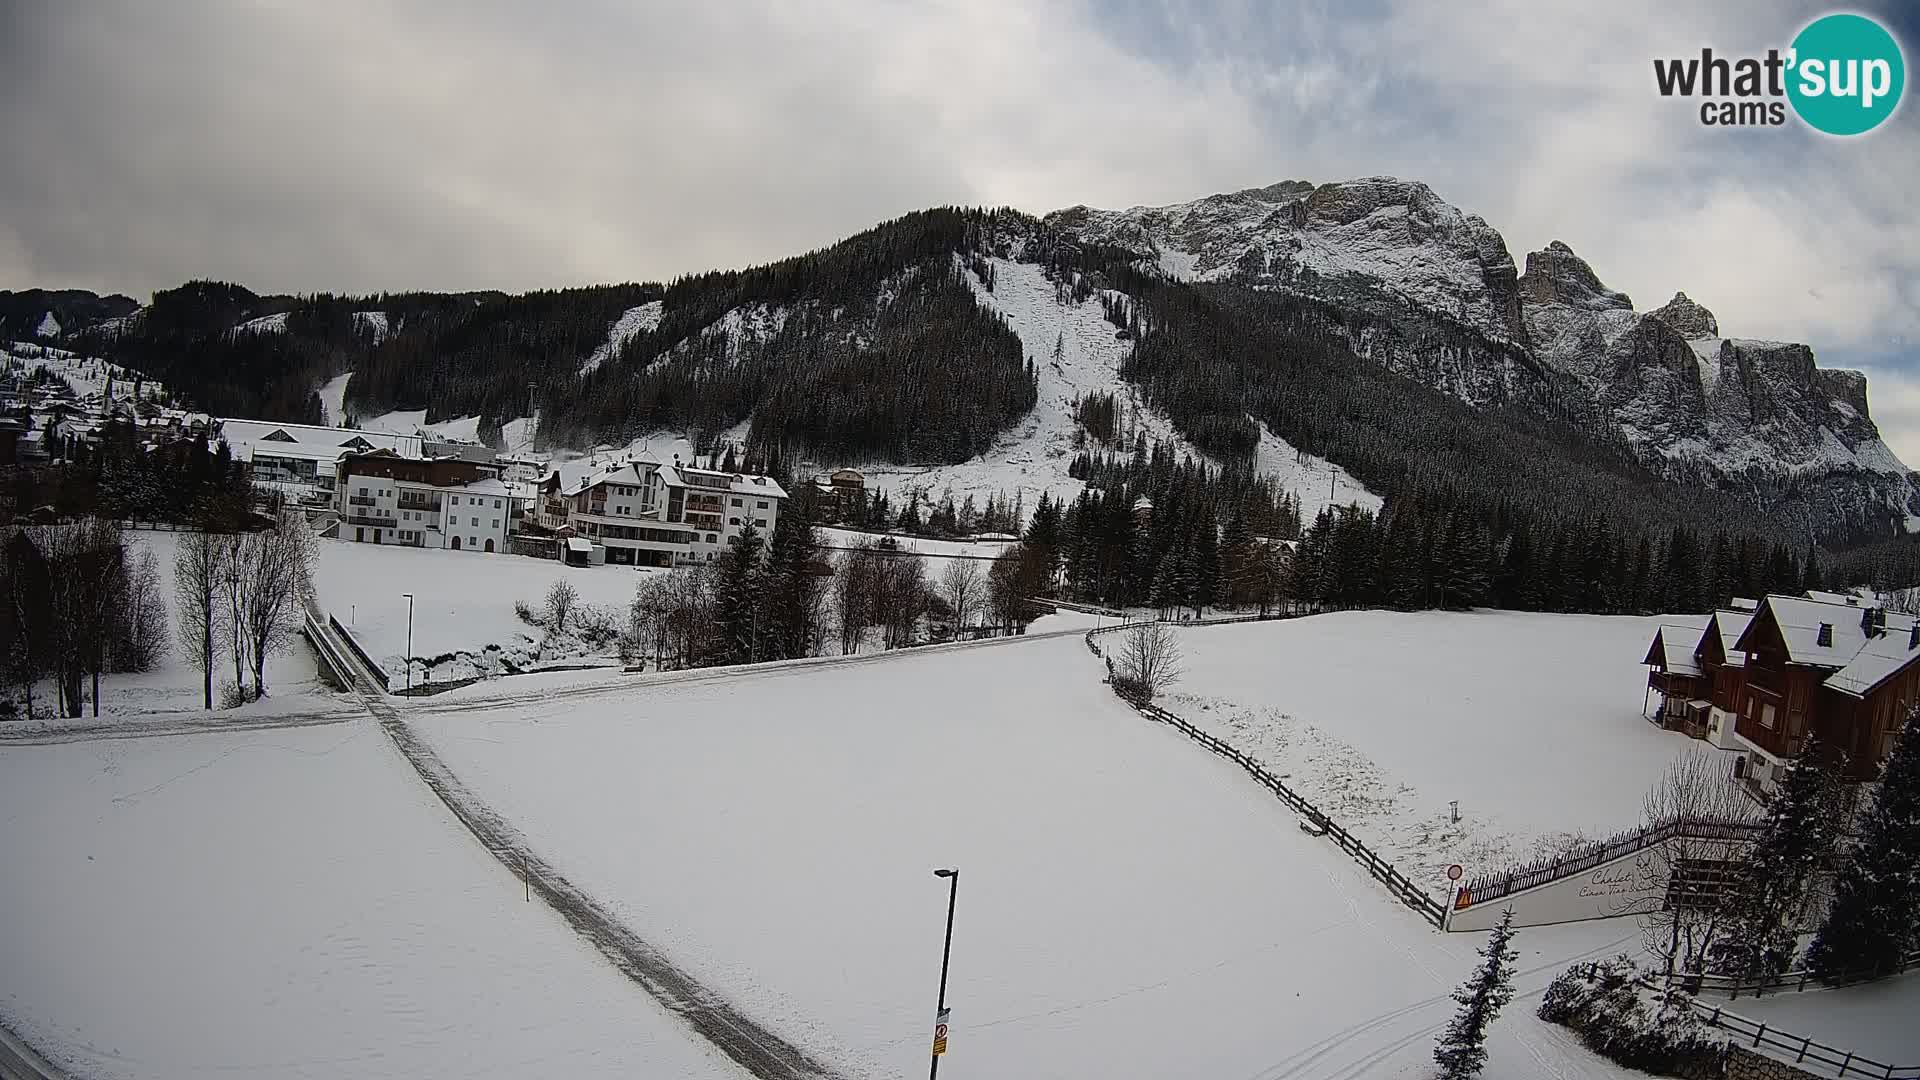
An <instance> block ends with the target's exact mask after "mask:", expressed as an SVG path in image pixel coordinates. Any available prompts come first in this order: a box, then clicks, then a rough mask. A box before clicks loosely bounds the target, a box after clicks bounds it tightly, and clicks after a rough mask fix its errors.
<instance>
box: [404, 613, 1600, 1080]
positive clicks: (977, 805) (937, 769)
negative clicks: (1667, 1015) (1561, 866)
mask: <svg viewBox="0 0 1920 1080" xmlns="http://www.w3.org/2000/svg"><path fill="white" fill-rule="evenodd" d="M408 713H409V717H410V722H412V723H413V724H414V726H415V727H416V728H417V729H418V730H420V731H421V732H422V733H423V734H425V735H426V736H427V737H428V739H429V741H430V742H431V743H432V744H433V745H434V746H435V748H436V749H437V750H438V752H439V753H440V754H441V756H442V757H443V758H444V759H445V760H446V762H447V763H448V765H449V766H451V767H452V768H453V770H454V771H455V772H456V773H457V774H458V775H459V776H460V777H461V779H462V780H463V781H464V782H465V783H466V785H467V786H468V787H469V788H470V789H471V790H472V791H473V792H474V793H475V794H476V795H478V796H479V797H481V798H482V799H485V800H486V801H488V802H489V803H490V804H491V805H492V806H493V807H494V808H495V809H496V810H498V811H500V812H501V813H502V814H504V816H505V817H506V818H507V819H508V820H510V821H512V822H514V824H515V825H516V826H517V827H518V828H519V829H520V830H521V831H522V832H523V833H524V834H525V835H526V836H527V837H528V840H529V842H530V843H531V844H532V845H533V846H534V847H535V848H536V849H538V850H540V851H541V852H542V853H543V854H544V855H545V856H546V857H547V858H549V859H550V860H551V861H553V862H554V863H555V864H556V866H557V867H558V868H559V869H560V870H561V871H562V872H563V873H565V874H567V875H568V877H569V878H570V879H571V880H572V881H574V882H575V884H577V885H579V886H581V887H583V888H585V889H587V890H588V891H589V892H591V893H593V894H594V895H595V896H597V897H599V898H602V899H603V900H604V901H605V902H607V903H608V904H609V905H611V906H612V908H613V909H614V910H615V911H616V913H617V914H618V915H619V916H620V917H621V918H622V919H623V921H625V922H626V923H627V924H628V925H630V926H632V927H634V928H636V929H637V930H638V931H639V932H641V933H642V934H643V935H646V936H647V937H649V938H650V939H652V940H656V941H658V942H660V943H661V944H662V945H663V947H665V948H666V949H667V950H668V952H669V954H670V955H671V956H672V957H673V958H674V959H675V960H676V961H679V962H681V963H683V964H685V965H687V966H689V967H690V968H692V969H693V970H694V971H695V972H696V973H697V974H699V975H700V976H701V977H703V978H704V979H706V980H708V981H709V982H710V984H712V985H715V986H716V987H717V988H718V989H719V990H720V991H721V992H723V993H726V994H728V995H729V996H730V997H732V998H733V999H734V1000H735V1001H736V1002H737V1003H739V1004H740V1005H741V1006H742V1007H743V1008H745V1009H746V1010H747V1011H748V1012H749V1013H750V1014H753V1015H756V1016H758V1017H760V1018H762V1019H763V1020H764V1021H766V1022H768V1023H771V1024H772V1025H773V1026H774V1027H775V1028H776V1029H777V1030H779V1031H781V1032H782V1033H783V1034H785V1035H786V1036H787V1037H789V1038H793V1039H795V1040H797V1041H798V1042H800V1043H801V1044H802V1045H804V1046H806V1047H808V1048H809V1049H812V1050H815V1051H816V1052H817V1053H818V1054H819V1055H820V1056H821V1057H823V1058H824V1059H826V1060H828V1061H831V1062H834V1063H835V1064H836V1065H840V1066H842V1067H843V1068H845V1069H846V1071H847V1072H849V1073H850V1074H852V1075H864V1076H875V1077H878V1076H898V1075H909V1074H910V1073H911V1071H913V1070H917V1069H918V1068H920V1067H921V1066H922V1065H923V1063H924V1061H925V1058H926V1040H927V1037H928V1029H929V1028H930V1026H931V1013H932V1009H933V998H934V991H935V989H936V987H935V981H936V978H937V974H938V963H939V949H940V935H941V930H942V925H943V918H944V914H945V905H946V890H945V888H944V885H943V883H942V882H940V881H939V880H937V879H935V878H934V877H933V876H932V875H931V873H930V870H931V869H932V868H933V867H936V866H940V865H945V864H949V863H951V864H954V865H958V866H959V867H961V869H962V881H961V886H960V889H959V905H958V917H957V921H956V924H955V931H954V960H953V976H952V982H951V985H950V988H949V999H950V1004H951V1005H952V1007H953V1009H954V1013H953V1044H952V1052H951V1054H950V1055H949V1056H948V1057H947V1058H946V1059H945V1062H944V1067H943V1070H942V1071H943V1072H946V1073H947V1074H948V1075H951V1076H954V1077H965V1076H980V1077H985V1076H1021V1077H1089V1076H1098V1077H1104V1078H1127V1077H1156V1078H1158V1077H1168V1076H1208V1077H1227V1078H1240V1077H1264V1078H1266V1080H1279V1078H1282V1077H1293V1076H1299V1077H1309V1076H1311V1077H1331V1076H1362V1075H1366V1076H1374V1075H1387V1076H1401V1075H1405V1076H1414V1075H1424V1073H1425V1070H1426V1069H1427V1068H1428V1064H1427V1055H1428V1054H1429V1053H1430V1051H1431V1045H1432V1040H1433V1036H1434V1033H1435V1032H1436V1031H1437V1030H1439V1028H1440V1027H1441V1026H1442V1025H1443V1024H1444V1023H1445V1021H1446V1020H1447V1019H1448V1017H1449V1016H1450V1015H1451V1012H1452V1003H1451V1002H1450V1001H1449V1000H1448V999H1447V997H1446V994H1447V992H1448V991H1449V990H1451V989H1452V987H1453V986H1454V985H1456V984H1457V983H1458V982H1459V981H1460V980H1461V979H1462V978H1463V977H1464V974H1465V973H1466V971H1467V970H1468V968H1469V966H1470V964H1471V961H1472V949H1473V948H1474V947H1475V946H1476V945H1477V944H1478V942H1477V940H1474V939H1472V938H1470V937H1467V936H1464V935H1463V936H1459V937H1445V936H1442V935H1440V934H1438V933H1437V932H1435V931H1434V930H1433V929H1432V928H1431V927H1429V926H1427V925H1426V924H1424V923H1422V922H1420V921H1419V920H1418V919H1417V918H1416V917H1414V916H1413V915H1411V914H1410V913H1409V912H1407V910H1406V909H1405V908H1403V907H1401V906H1400V905H1398V904H1397V903H1395V902H1393V901H1391V900H1390V899H1388V898H1387V897H1386V895H1385V894H1384V893H1383V892H1381V891H1380V890H1379V889H1378V888H1377V887H1376V886H1375V885H1374V884H1373V883H1372V882H1371V880H1370V879H1368V878H1366V877H1365V876H1364V874H1363V873H1362V872H1361V871H1360V870H1359V869H1358V868H1357V867H1356V866H1354V865H1353V864H1352V863H1351V862H1349V861H1348V860H1347V859H1346V858H1345V857H1344V856H1343V855H1341V854H1340V853H1339V852H1337V851H1336V850H1334V849H1333V848H1331V847H1330V846H1328V845H1327V843H1326V842H1325V841H1324V840H1317V839H1314V838H1311V837H1308V836H1306V835H1305V834H1303V833H1302V832H1301V831H1300V830H1299V829H1298V828H1296V827H1295V822H1294V819H1293V816H1292V815H1291V814H1290V813H1288V812H1287V811H1286V810H1285V808H1284V807H1283V806H1282V805H1281V804H1279V803H1278V802H1277V801H1275V800H1274V799H1273V798H1272V797H1271V795H1269V794H1268V793H1267V792H1265V791H1264V790H1263V789H1261V788H1259V787H1257V786H1255V785H1254V784H1253V783H1252V782H1251V781H1249V780H1247V779H1246V778H1245V777H1244V775H1243V774H1240V773H1239V772H1238V771H1237V770H1234V769H1233V768H1232V767H1231V766H1230V765H1228V764H1226V763H1224V762H1222V761H1220V760H1219V759H1218V758H1215V757H1213V756H1212V755H1209V754H1207V753H1205V752H1204V751H1202V750H1200V749H1198V748H1196V747H1194V746H1192V745H1191V744H1190V743H1188V742H1187V741H1186V740H1184V739H1183V738H1182V737H1180V736H1179V735H1178V734H1177V733H1175V732H1173V731H1171V730H1170V729H1167V728H1165V727H1162V726H1158V725H1155V724H1152V723H1149V722H1147V721H1145V720H1143V719H1141V718H1140V717H1139V716H1137V715H1136V714H1134V713H1133V712H1131V711H1130V710H1128V709H1126V708H1125V707H1123V706H1122V705H1121V704H1120V703H1119V702H1118V701H1117V700H1116V699H1114V698H1113V697H1112V696H1111V694H1109V693H1108V692H1107V689H1106V687H1105V686H1103V685H1102V683H1101V681H1100V676H1099V665H1098V662H1097V661H1095V660H1094V659H1093V658H1092V657H1090V656H1089V655H1088V654H1087V652H1086V647H1085V645H1084V644H1083V643H1082V641H1081V640H1080V638H1079V637H1078V636H1077V635H1069V636H1066V637H1062V638H1055V639H1049V640H1039V641H1026V642H1018V643H1012V644H1002V645H993V646H984V647H965V648H957V649H951V650H945V651H938V652H931V653H925V654H919V655H908V656H894V657H888V658H885V659H874V660H865V661H860V662H854V663H844V664H834V665H826V666H814V667H812V668H799V669H792V670H789V671H785V672H759V673H740V672H735V673H730V674H726V675H713V676H711V677H707V678H701V679H689V680H684V681H660V682H645V681H636V682H632V683H624V684H622V685H620V686H618V687H617V688H612V689H600V690H593V689H586V690H583V691H582V692H576V693H565V692H553V691H550V690H545V689H543V690H541V691H539V692H536V693H528V694H525V695H521V696H517V697H515V698H513V699H511V700H506V701H496V702H491V703H489V702H483V701H474V700H459V698H458V696H457V695H456V696H455V697H454V698H453V699H428V700H426V701H422V702H418V703H415V704H414V705H413V706H412V707H411V708H410V709H409V710H408ZM1636 939H1637V931H1636V929H1635V928H1634V927H1633V926H1631V925H1628V924H1624V923H1607V922H1602V923H1587V924H1580V925H1577V926H1570V927H1559V928H1552V929H1543V930H1537V931H1536V930H1529V931H1526V932H1524V933H1523V934H1522V935H1521V939H1520V944H1521V948H1522V952H1523V959H1522V965H1521V966H1522V968H1523V969H1525V970H1526V972H1527V974H1525V975H1523V976H1522V977H1521V979H1520V985H1521V987H1522V998H1521V1001H1520V1002H1518V1003H1516V1004H1515V1006H1514V1007H1513V1008H1512V1009H1511V1010H1509V1014H1508V1017H1507V1018H1505V1019H1503V1020H1502V1021H1501V1023H1500V1025H1499V1027H1498V1028H1497V1029H1496V1031H1497V1033H1496V1035H1495V1036H1494V1039H1493V1043H1492V1054H1493V1062H1492V1065H1491V1067H1490V1068H1489V1070H1488V1072H1487V1074H1486V1075H1487V1076H1488V1077H1489V1078H1491V1080H1509V1078H1510V1080H1518V1078H1520V1077H1527V1078H1533V1077H1538V1076H1541V1075H1553V1074H1561V1075H1577V1076H1603V1077H1611V1076H1623V1075H1625V1074H1623V1073H1619V1072H1617V1071H1614V1070H1611V1069H1610V1068H1608V1067H1607V1066H1605V1065H1604V1063H1601V1062H1598V1061H1595V1060H1593V1059H1591V1058H1589V1057H1587V1056H1586V1055H1585V1054H1584V1052H1583V1051H1580V1050H1577V1049H1573V1043H1572V1041H1571V1039H1570V1038H1569V1037H1567V1036H1566V1035H1565V1033H1563V1032H1560V1031H1558V1030H1556V1029H1549V1028H1546V1027H1544V1026H1543V1025H1541V1024H1539V1023H1538V1022H1537V1021H1534V1020H1533V1019H1532V1018H1531V1015H1530V1013H1529V1006H1530V1004H1531V1003H1532V1002H1533V1001H1536V1000H1537V994H1538V992H1539V991H1540V990H1541V989H1543V988H1544V986H1545V984H1546V982H1547V980H1548V979H1550V978H1551V976H1552V975H1553V974H1554V973H1555V972H1557V971H1558V969H1559V967H1560V966H1562V962H1563V961H1564V960H1566V959H1568V958H1570V957H1573V956H1576V955H1589V954H1591V955H1605V954H1607V953H1611V952H1616V951H1619V950H1621V949H1624V948H1628V947H1630V946H1631V944H1632V942H1633V941H1635V940H1636Z"/></svg>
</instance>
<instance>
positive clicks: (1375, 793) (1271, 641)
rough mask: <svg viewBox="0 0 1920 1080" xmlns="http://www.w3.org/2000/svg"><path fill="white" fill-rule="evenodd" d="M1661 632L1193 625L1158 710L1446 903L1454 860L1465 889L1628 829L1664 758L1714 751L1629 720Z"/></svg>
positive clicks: (1536, 622)
mask: <svg viewBox="0 0 1920 1080" xmlns="http://www.w3.org/2000/svg"><path fill="white" fill-rule="evenodd" d="M1661 621H1662V620H1661V619H1659V618H1626V617H1612V616H1597V615H1539V614H1525V613H1518V612H1502V611H1479V612H1473V613H1444V612H1417V613H1398V612H1384V611H1373V612H1342V613H1336V614H1329V615H1317V616H1313V617H1310V618H1305V619H1296V620H1291V621H1285V622H1266V623H1242V624H1236V625H1228V626H1213V627H1191V628H1187V629H1183V630H1182V631H1180V635H1179V643H1180V649H1181V652H1182V654H1183V667H1184V669H1185V674H1184V675H1183V677H1182V678H1181V680H1180V682H1179V683H1178V684H1177V685H1175V686H1174V687H1173V689H1172V691H1171V692H1170V693H1169V694H1168V695H1166V696H1165V697H1164V699H1163V700H1162V701H1161V702H1160V704H1162V705H1163V706H1164V707H1166V708H1167V709H1169V710H1171V711H1173V712H1175V713H1177V714H1179V715H1180V716H1182V717H1184V718H1185V719H1187V720H1189V721H1191V722H1193V723H1195V724H1197V725H1199V726H1201V727H1203V728H1205V729H1207V730H1209V731H1210V732H1212V733H1213V734H1214V735H1217V736H1218V737H1220V738H1222V739H1226V740H1227V741H1228V742H1230V743H1232V744H1234V745H1235V746H1238V747H1239V748H1240V749H1242V750H1244V751H1246V752H1248V753H1250V754H1253V755H1254V756H1255V757H1257V758H1259V759H1260V760H1261V761H1262V762H1264V763H1265V764H1267V765H1268V766H1269V767H1271V768H1272V769H1273V770H1274V771H1275V772H1276V773H1281V774H1287V775H1288V776H1289V779H1288V783H1289V784H1290V785H1292V786H1293V787H1294V788H1295V789H1296V790H1297V791H1299V792H1300V793H1301V794H1302V795H1304V796H1306V797H1307V798H1308V799H1309V800H1311V801H1313V802H1314V803H1315V804H1316V805H1318V806H1319V807H1320V808H1321V809H1323V810H1325V811H1326V812H1327V813H1329V814H1331V815H1332V816H1333V817H1334V818H1335V819H1336V820H1338V821H1339V822H1340V823H1341V824H1342V825H1344V826H1346V827H1347V828H1349V829H1351V830H1353V831H1354V832H1356V833H1357V834H1359V835H1360V836H1361V837H1362V838H1364V839H1365V840H1366V841H1367V843H1368V844H1369V845H1371V846H1374V847H1375V848H1376V849H1377V850H1379V851H1380V852H1381V853H1382V855H1383V856H1385V857H1386V858H1389V859H1392V860H1394V861H1396V862H1397V863H1399V864H1400V867H1401V870H1402V872H1403V873H1405V874H1406V875H1407V876H1408V877H1409V878H1411V879H1412V880H1413V881H1414V882H1415V883H1416V884H1423V885H1430V886H1431V887H1432V889H1433V891H1434V894H1435V895H1436V896H1441V897H1444V896H1446V895H1448V891H1447V882H1446V880H1445V878H1444V877H1443V876H1442V872H1443V871H1444V870H1445V869H1446V867H1447V866H1448V865H1449V864H1450V863H1454V862H1459V863H1462V864H1463V865H1465V867H1466V869H1467V873H1468V875H1469V876H1471V875H1472V874H1474V873H1476V872H1479V871H1481V870H1488V869H1499V868H1502V867H1505V866H1508V865H1511V864H1513V863H1514V862H1517V861H1520V860H1523V859H1526V858H1529V857H1531V856H1533V855H1534V854H1536V853H1537V852H1539V851H1544V850H1546V849H1548V848H1553V847H1557V846H1559V845H1562V844H1564V843H1565V842H1567V840H1568V839H1570V838H1572V837H1575V836H1579V835H1586V836H1589V837H1600V836H1606V835H1609V834H1611V833H1614V832H1617V831H1619V830H1622V829H1627V828H1632V827H1634V826H1636V825H1638V824H1639V823H1640V820H1641V798H1642V796H1643V795H1644V794H1645V792H1646V789H1647V788H1648V787H1649V786H1651V785H1652V783H1653V781H1654V780H1655V779H1657V778H1658V777H1659V775H1660V774H1661V773H1662V772H1663V771H1664V770H1665V768H1666V766H1667V763H1668V762H1670V761H1672V760H1673V759H1674V758H1675V757H1677V756H1679V755H1682V754H1688V753H1714V752H1716V751H1713V750H1711V749H1708V748H1707V747H1706V746H1705V744H1704V743H1701V742H1698V741H1695V740H1692V739H1688V738H1685V737H1684V736H1682V735H1679V734H1677V733H1674V732H1668V731H1663V730H1661V729H1659V728H1657V727H1655V726H1653V725H1652V724H1649V723H1648V722H1647V721H1645V720H1643V719H1641V717H1640V708H1641V703H1642V699H1643V695H1644V693H1645V691H1646V669H1644V668H1642V667H1640V666H1639V660H1640V659H1641V657H1642V656H1644V655H1645V654H1646V647H1647V642H1648V641H1650V640H1652V638H1653V632H1654V629H1655V627H1657V626H1658V625H1659V624H1660V622H1661ZM1456 799H1457V800H1459V803H1460V817H1461V820H1460V822H1459V824H1458V825H1455V824H1453V823H1452V822H1451V821H1450V813H1451V811H1450V809H1449V806H1448V803H1449V802H1450V801H1452V800H1456Z"/></svg>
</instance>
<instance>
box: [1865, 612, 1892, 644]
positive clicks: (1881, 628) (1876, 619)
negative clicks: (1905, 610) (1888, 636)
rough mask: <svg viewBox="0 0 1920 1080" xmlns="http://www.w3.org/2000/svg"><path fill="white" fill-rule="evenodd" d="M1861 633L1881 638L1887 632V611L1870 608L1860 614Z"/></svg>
mask: <svg viewBox="0 0 1920 1080" xmlns="http://www.w3.org/2000/svg"><path fill="white" fill-rule="evenodd" d="M1860 632H1861V633H1863V634H1865V635H1867V636H1868V637H1870V638H1871V637H1879V636H1880V635H1881V634H1884V633H1886V632H1887V609H1886V608H1877V607H1870V608H1867V609H1866V610H1864V611H1862V612H1861V613H1860Z"/></svg>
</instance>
